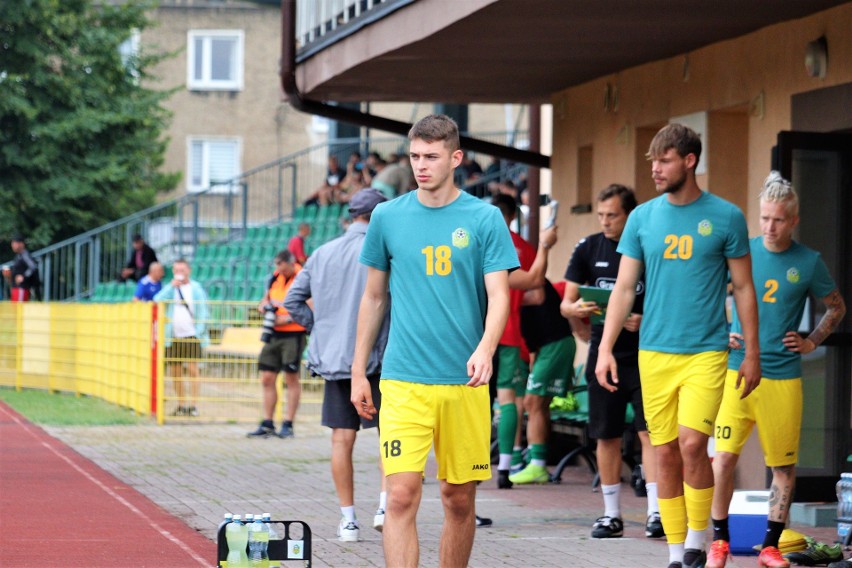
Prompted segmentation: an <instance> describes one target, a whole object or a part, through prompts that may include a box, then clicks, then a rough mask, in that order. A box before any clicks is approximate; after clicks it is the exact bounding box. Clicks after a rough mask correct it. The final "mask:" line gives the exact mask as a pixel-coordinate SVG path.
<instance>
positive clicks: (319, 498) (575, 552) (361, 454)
mask: <svg viewBox="0 0 852 568" xmlns="http://www.w3.org/2000/svg"><path fill="white" fill-rule="evenodd" d="M47 430H48V431H49V433H50V434H52V435H53V436H55V437H57V438H59V439H60V440H62V441H64V442H65V443H67V444H69V445H70V446H71V447H73V448H74V449H75V450H76V451H77V452H79V453H80V454H82V455H84V456H86V457H88V458H89V459H91V460H92V461H94V462H95V463H97V464H98V465H99V466H100V467H102V468H104V469H105V470H107V471H108V472H110V473H111V474H113V475H114V476H116V477H117V478H119V479H120V480H122V481H124V482H125V483H127V484H129V485H130V486H132V487H133V488H135V489H137V490H138V491H140V492H141V493H142V494H144V495H146V496H147V497H148V498H150V499H151V500H153V501H154V502H155V503H157V504H159V505H160V506H161V507H163V508H164V509H165V510H166V511H168V512H170V513H172V514H173V515H175V516H177V517H179V518H180V519H182V520H183V521H185V522H186V523H187V524H188V525H189V526H191V527H193V528H195V529H196V530H198V531H200V532H201V533H202V534H203V535H204V536H206V537H208V538H210V539H214V538H215V532H216V526H217V525H218V523H219V522H220V520H221V518H222V515H223V514H224V513H225V512H233V513H239V514H245V513H259V512H271V513H272V515H273V517H275V518H279V519H297V520H302V521H305V522H307V523H308V524H309V525H310V527H311V529H312V531H313V535H314V541H313V551H314V554H313V560H314V565H315V566H335V567H348V566H383V565H384V561H383V556H382V547H381V535H380V534H379V533H378V532H376V531H374V530H372V529H371V528H369V526H370V524H371V520H372V516H373V513H374V511H375V509H376V505H377V502H378V491H379V478H378V470H377V467H376V464H377V459H378V458H377V455H378V452H377V449H378V440H377V436H376V433H375V431H373V430H371V431H366V432H362V433H361V434H359V440H358V443H357V444H356V447H355V475H356V494H355V497H356V510H357V515H358V518H359V519H360V520H361V523H362V525H363V526H364V528H362V529H361V538H362V540H361V542H357V543H342V542H339V541H338V540H337V537H336V529H337V523H338V521H339V518H340V511H339V508H338V505H337V499H336V497H335V494H334V486H333V484H332V481H331V474H330V471H329V455H330V431H329V430H327V429H325V428H322V427H321V426H319V425H318V424H316V423H315V422H313V421H311V422H307V421H300V422H297V424H296V438H294V439H288V440H281V439H278V438H273V439H264V440H250V439H247V438H246V437H245V433H246V431H247V430H249V426H247V425H171V426H159V427H158V426H154V425H142V426H133V427H127V426H114V427H96V428H92V427H85V428H84V427H63V428H48V429H47ZM591 481H592V476H591V474H590V473H589V470H588V468H586V467H585V466H582V467H570V468H568V469H567V470H566V472H565V474H564V475H563V482H562V484H561V485H544V486H525V487H517V486H516V487H515V488H513V489H511V490H498V489H497V488H496V480H491V481H489V482H486V483H484V484H483V485H482V486H481V487H480V490H479V493H478V498H477V512H478V513H479V514H480V515H481V516H485V517H491V518H493V519H494V526H493V527H492V528H480V529H478V530H477V533H476V542H475V544H474V548H473V555H472V557H471V566H474V567H497V566H534V567H539V566H540V567H547V566H559V567H566V566H570V567H577V568H582V567H608V568H620V567H626V566H629V567H633V568H643V567H654V568H661V567H664V566H666V565H667V564H668V553H667V549H666V546H665V543H664V542H662V541H654V540H649V539H646V538H645V537H644V522H645V516H646V514H645V501H644V499H639V498H637V497H635V496H634V495H633V491H632V490H631V489H630V488H629V487H628V486H627V485H624V489H623V491H622V494H623V508H624V516H625V525H626V528H625V537H624V538H620V539H610V540H594V539H591V538H590V537H589V531H590V527H591V524H592V522H593V521H594V519H595V518H596V517H597V516H599V515H600V514H601V511H602V499H601V496H600V494H599V493H596V492H592V489H591ZM423 497H424V498H423V503H422V506H421V508H420V514H419V517H418V526H419V532H420V542H421V565H422V566H436V565H437V555H438V539H439V536H440V530H441V522H442V511H441V504H440V496H439V492H438V482H437V481H436V480H435V478H434V463H432V462H430V470H429V472H428V474H427V479H426V484H425V485H424V494H423ZM800 530H804V532H806V533H807V534H812V535H814V536H816V537H818V538H820V539H822V540H830V539H831V538H833V537H832V534H833V533H832V531H831V529H810V528H808V529H801V528H800ZM209 558H210V560H211V561H210V564H211V566H212V565H213V564H214V562H215V547H214V546H213V543H211V545H210V555H209ZM756 564H757V563H756V558H754V557H752V558H749V557H745V558H737V559H736V561H735V563H734V564H729V565H733V566H739V567H741V568H742V567H752V566H756ZM290 565H294V566H295V565H298V564H290Z"/></svg>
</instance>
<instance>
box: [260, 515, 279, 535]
mask: <svg viewBox="0 0 852 568" xmlns="http://www.w3.org/2000/svg"><path fill="white" fill-rule="evenodd" d="M263 523H264V524H265V525H266V528H267V529H269V540H281V537H280V536H279V535H278V531H276V530H275V526H274V525H273V524H272V515H270V514H269V513H264V514H263Z"/></svg>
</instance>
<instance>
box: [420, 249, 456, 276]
mask: <svg viewBox="0 0 852 568" xmlns="http://www.w3.org/2000/svg"><path fill="white" fill-rule="evenodd" d="M420 252H422V253H423V254H425V255H426V276H434V275H435V274H437V275H438V276H446V275H447V274H449V273H450V272H452V271H453V263H452V261H450V257H451V256H452V254H453V251H452V249H450V247H448V246H447V245H441V246H439V247H433V246H431V245H430V246H428V247H426V248H424V249H422V250H421V251H420Z"/></svg>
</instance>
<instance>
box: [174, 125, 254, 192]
mask: <svg viewBox="0 0 852 568" xmlns="http://www.w3.org/2000/svg"><path fill="white" fill-rule="evenodd" d="M196 142H201V143H203V147H202V157H201V164H202V165H201V184H193V182H192V177H193V176H192V174H193V171H192V145H193V144H194V143H196ZM211 142H233V143H234V145H235V146H236V152H235V153H234V175H233V177H237V176H239V175H240V174H241V173H242V168H241V163H242V159H243V141H242V138H240V137H238V136H187V138H186V191H187V193H198V192H200V191H204V190H206V189H208V188H210V182H211V180H210V143H211ZM214 181H225V180H214ZM239 189H240V186H239V185H230V186H227V185H217V186H216V187H213V188H210V191H211V193H237V192H238V191H239Z"/></svg>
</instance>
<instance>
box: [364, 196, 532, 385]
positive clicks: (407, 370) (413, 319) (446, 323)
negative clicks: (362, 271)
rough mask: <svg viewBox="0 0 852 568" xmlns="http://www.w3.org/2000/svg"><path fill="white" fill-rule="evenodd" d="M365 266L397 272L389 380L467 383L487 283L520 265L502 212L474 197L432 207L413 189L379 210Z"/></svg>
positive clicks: (385, 369)
mask: <svg viewBox="0 0 852 568" xmlns="http://www.w3.org/2000/svg"><path fill="white" fill-rule="evenodd" d="M360 260H361V262H362V263H363V264H366V265H367V266H371V267H373V268H376V269H378V270H382V271H384V272H390V276H389V278H390V280H389V286H390V295H391V297H392V298H393V301H392V302H391V325H390V335H389V337H388V345H387V349H386V350H385V358H384V361H383V362H382V377H383V378H386V379H396V380H400V381H409V382H417V383H427V384H465V383H467V382H468V381H469V380H470V379H469V377H468V376H467V361H468V359H469V358H470V356H471V354H473V352H474V350H475V349H476V346H477V345H478V344H479V341H480V340H481V339H482V334H483V331H484V323H485V315H486V309H487V302H486V299H487V296H486V291H485V280H484V277H485V275H486V274H488V273H490V272H496V271H499V270H511V269H514V268H517V267H518V254H517V252H516V251H515V247H514V245H513V244H512V238H511V236H510V235H509V229H508V227H507V226H506V222H505V221H504V220H503V216H502V215H501V214H500V210H499V209H497V208H496V207H494V206H493V205H490V204H488V203H485V202H483V201H481V200H479V199H477V198H475V197H473V196H472V195H470V194H467V193H464V192H462V193H460V194H459V196H458V197H457V198H456V199H455V200H454V201H453V202H451V203H449V204H448V205H445V206H443V207H426V206H425V205H423V204H421V203H420V201H419V200H418V198H417V191H411V192H409V193H407V194H405V195H402V196H400V197H398V198H396V199H394V200H393V201H390V202H388V203H383V204H380V205H379V206H377V207H376V209H375V210H374V211H373V214H372V217H371V219H370V225H369V227H368V229H367V237H366V238H365V240H364V246H363V248H362V249H361V259H360Z"/></svg>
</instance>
